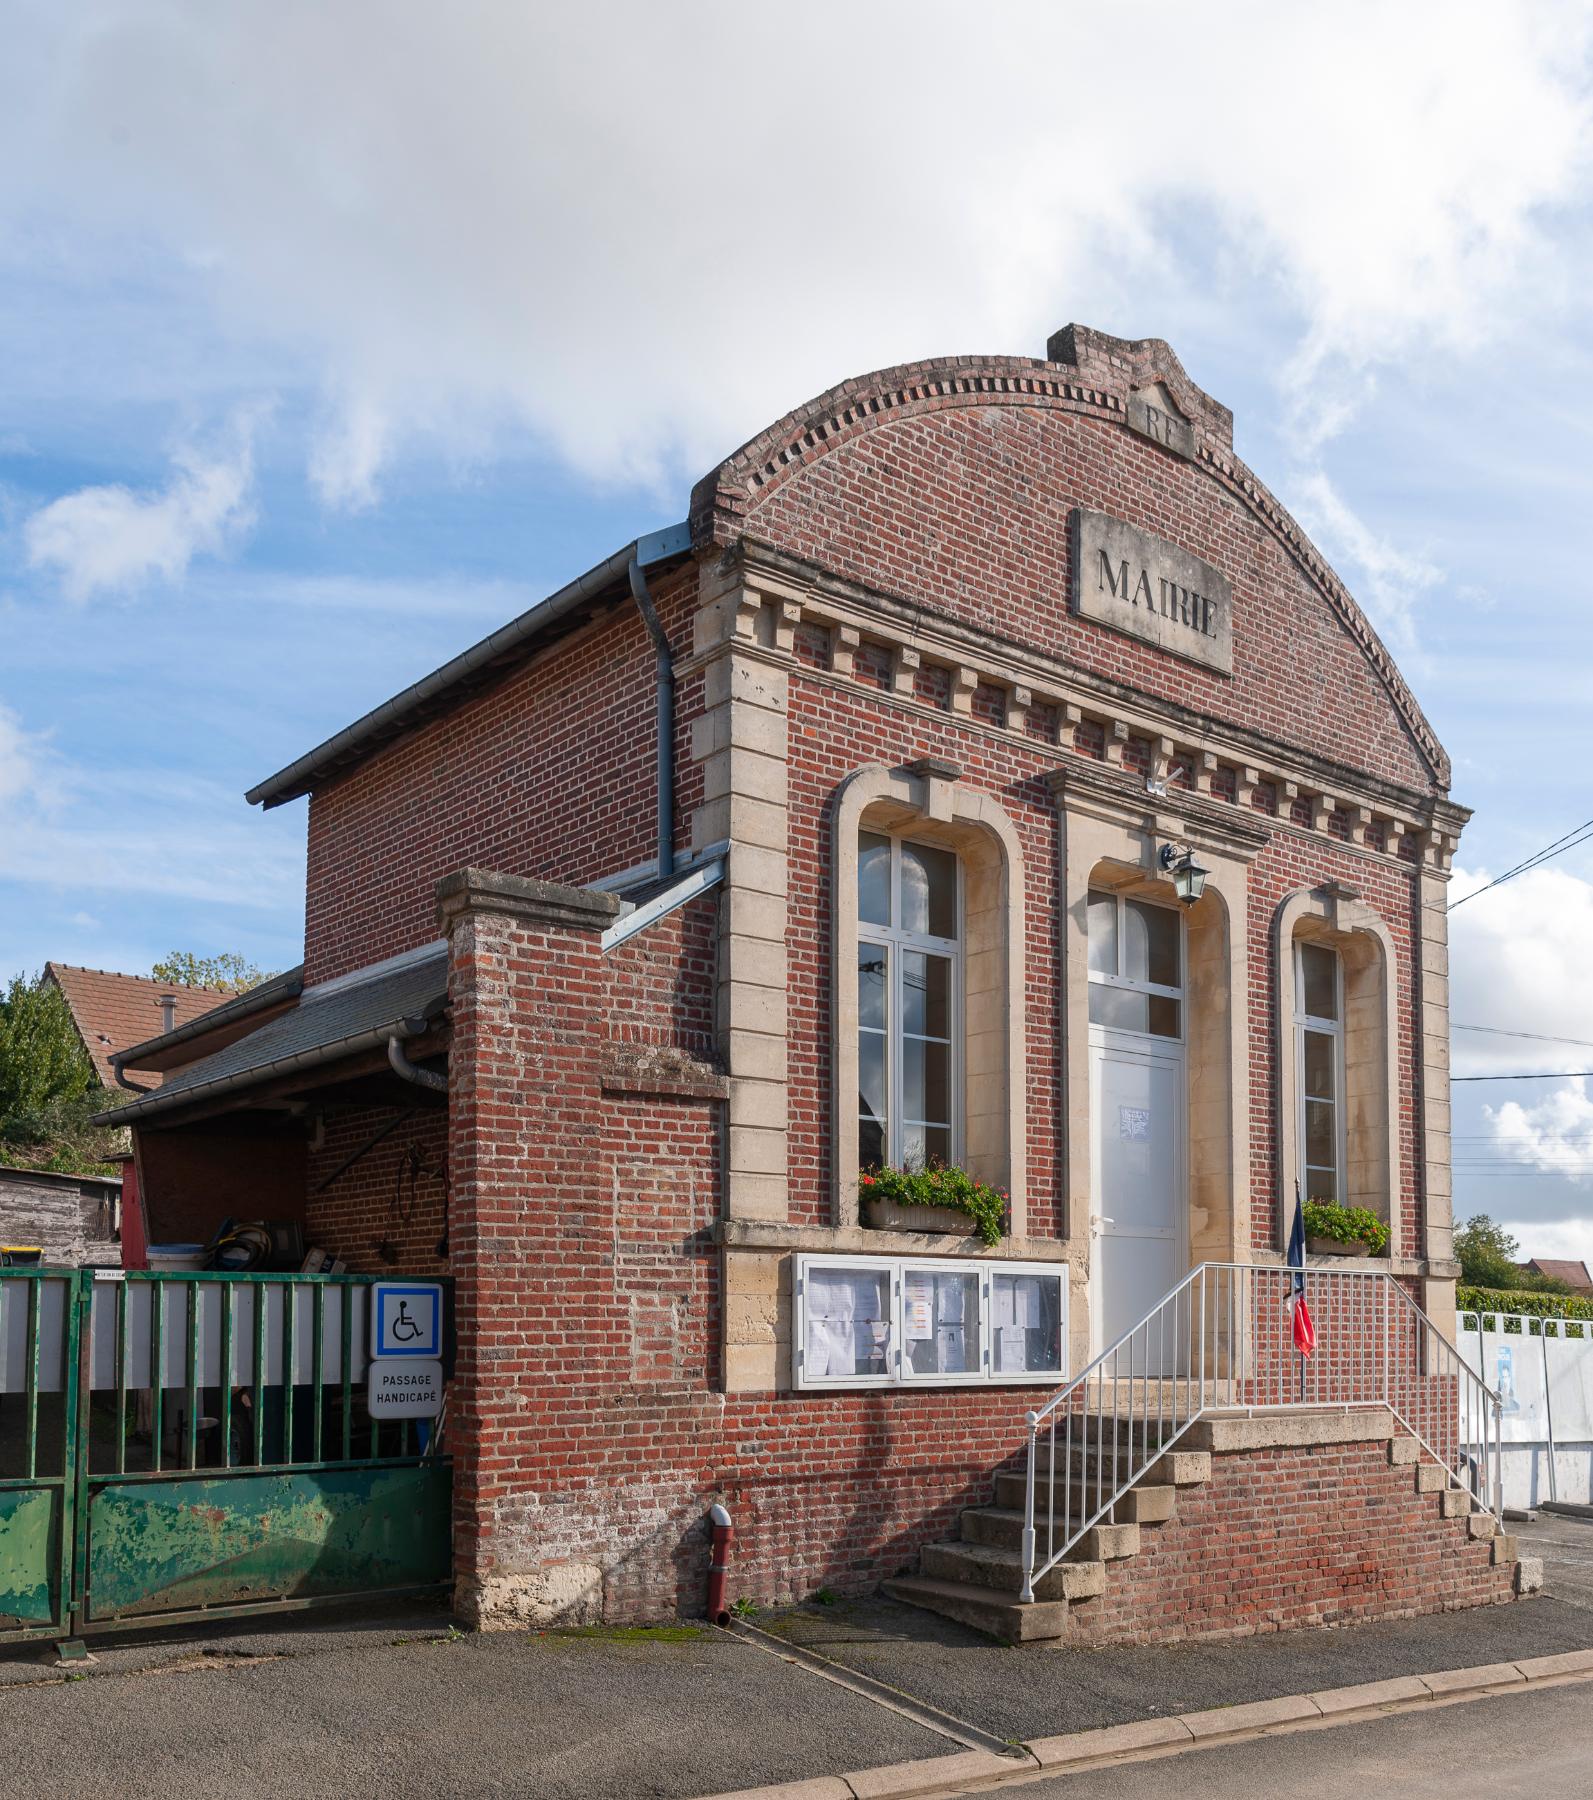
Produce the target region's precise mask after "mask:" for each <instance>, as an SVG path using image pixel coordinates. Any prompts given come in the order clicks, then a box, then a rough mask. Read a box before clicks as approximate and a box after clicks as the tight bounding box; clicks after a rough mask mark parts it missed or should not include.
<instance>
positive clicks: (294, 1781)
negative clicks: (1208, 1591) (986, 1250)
mask: <svg viewBox="0 0 1593 1800" xmlns="http://www.w3.org/2000/svg"><path fill="white" fill-rule="evenodd" d="M757 1624H758V1626H759V1627H760V1628H762V1629H772V1630H773V1632H775V1633H776V1634H783V1635H784V1636H785V1637H786V1638H787V1639H788V1640H789V1641H790V1642H793V1643H806V1644H808V1645H809V1646H811V1647H812V1648H813V1649H814V1650H816V1651H817V1652H818V1653H819V1654H820V1655H822V1656H824V1657H826V1658H828V1659H830V1660H831V1661H833V1662H834V1663H836V1664H837V1665H840V1666H841V1667H842V1668H843V1669H845V1668H850V1669H855V1670H860V1671H864V1672H866V1673H867V1674H869V1675H871V1676H873V1677H874V1678H876V1679H878V1680H881V1681H884V1682H886V1683H888V1684H889V1685H890V1686H891V1687H893V1688H895V1689H897V1690H898V1691H899V1692H900V1693H901V1694H902V1695H903V1696H908V1697H911V1698H912V1699H913V1700H916V1701H918V1702H921V1703H924V1704H925V1705H928V1706H931V1707H935V1708H939V1709H940V1710H942V1711H943V1712H945V1713H948V1714H952V1715H955V1717H956V1718H958V1719H960V1720H962V1721H965V1722H966V1723H967V1724H970V1725H973V1726H975V1727H977V1728H978V1729H979V1730H981V1731H983V1732H985V1733H987V1734H992V1735H993V1736H994V1737H995V1738H996V1739H997V1740H1008V1741H1016V1740H1033V1739H1036V1738H1042V1737H1054V1736H1059V1735H1061V1734H1065V1733H1069V1732H1074V1731H1079V1730H1083V1729H1088V1728H1092V1727H1100V1726H1110V1725H1117V1724H1122V1723H1127V1722H1130V1721H1135V1720H1163V1721H1165V1720H1167V1718H1168V1716H1169V1715H1170V1714H1174V1713H1193V1712H1199V1711H1201V1710H1203V1709H1206V1708H1230V1709H1231V1708H1234V1707H1237V1706H1241V1705H1243V1704H1244V1703H1246V1702H1252V1701H1265V1700H1268V1699H1270V1698H1272V1697H1275V1696H1278V1695H1284V1694H1302V1693H1312V1692H1315V1691H1318V1690H1321V1689H1325V1688H1330V1687H1335V1686H1341V1685H1345V1684H1348V1683H1353V1682H1366V1681H1373V1680H1377V1679H1382V1678H1387V1677H1390V1676H1397V1675H1406V1676H1413V1675H1429V1674H1432V1673H1433V1672H1434V1671H1439V1670H1445V1669H1459V1668H1469V1667H1473V1666H1475V1665H1477V1664H1481V1663H1491V1662H1498V1663H1508V1662H1512V1661H1516V1660H1520V1659H1525V1658H1530V1657H1539V1656H1545V1655H1550V1654H1553V1653H1555V1652H1558V1651H1564V1650H1584V1649H1589V1648H1593V1612H1588V1611H1584V1610H1582V1609H1580V1608H1577V1607H1573V1606H1566V1605H1563V1604H1561V1603H1558V1602H1556V1601H1553V1600H1532V1601H1522V1602H1519V1603H1517V1604H1516V1605H1514V1606H1507V1607H1497V1608H1488V1609H1484V1610H1483V1611H1480V1612H1466V1613H1453V1614H1448V1615H1445V1616H1441V1617H1438V1618H1433V1619H1417V1620H1411V1621H1407V1622H1404V1623H1401V1624H1393V1625H1379V1626H1370V1627H1362V1628H1359V1629H1354V1630H1345V1631H1325V1632H1292V1633H1280V1634H1276V1635H1274V1636H1271V1637H1266V1638H1250V1639H1241V1640H1236V1641H1234V1642H1231V1643H1226V1644H1216V1645H1205V1646H1202V1647H1198V1648H1193V1647H1179V1648H1172V1649H1155V1650H1136V1649H1107V1650H1066V1649H1058V1650H1010V1649H1003V1648H1001V1647H1000V1646H997V1645H994V1644H992V1643H990V1642H989V1641H988V1640H987V1639H983V1638H979V1637H977V1636H976V1635H975V1634H973V1633H971V1632H967V1631H964V1630H962V1628H960V1627H958V1626H956V1625H953V1624H951V1623H950V1622H949V1621H946V1620H942V1619H939V1618H936V1617H933V1616H932V1615H929V1614H926V1613H921V1612H917V1611H915V1610H914V1609H912V1608H908V1607H902V1606H897V1605H894V1604H893V1603H891V1602H889V1601H866V1602H849V1603H841V1604H837V1605H834V1606H817V1605H813V1606H808V1607H804V1608H797V1609H793V1610H791V1611H789V1612H786V1613H782V1614H778V1615H770V1616H765V1617H760V1618H759V1619H758V1620H757ZM0 1683H3V1684H8V1685H9V1687H10V1691H9V1692H8V1693H6V1694H5V1696H4V1699H3V1702H0V1705H3V1707H4V1710H5V1714H6V1720H7V1725H8V1727H9V1729H8V1732H7V1754H6V1757H5V1759H4V1760H3V1763H0V1795H5V1796H10V1795H12V1794H15V1795H18V1796H21V1795H32V1796H55V1795H63V1796H64V1795H67V1794H72V1795H76V1794H79V1793H82V1792H85V1791H93V1790H114V1791H115V1792H117V1793H120V1794H126V1795H130V1796H142V1795H146V1794H147V1795H150V1796H155V1795H159V1796H161V1800H187V1797H189V1796H193V1797H195V1800H198V1797H199V1796H205V1797H206V1800H209V1796H211V1795H214V1794H215V1793H216V1792H218V1791H221V1789H223V1788H224V1789H225V1791H227V1792H228V1793H229V1794H232V1795H235V1796H238V1797H239V1800H256V1797H257V1796H258V1797H260V1800H265V1797H267V1796H269V1797H272V1800H275V1797H277V1796H287V1795H294V1796H322V1795H325V1796H350V1797H364V1796H370V1797H372V1800H375V1797H376V1796H381V1797H382V1800H390V1797H391V1796H392V1795H394V1794H400V1793H402V1794H406V1795H407V1794H417V1793H425V1792H434V1793H446V1794H450V1795H499V1794H516V1795H529V1796H535V1797H536V1800H631V1797H632V1796H635V1797H637V1800H696V1797H697V1796H701V1795H705V1794H716V1793H724V1792H730V1791H734V1790H737V1789H745V1788H755V1787H760V1786H765V1785H770V1784H774V1783H778V1782H799V1781H804V1780H814V1779H816V1778H821V1777H833V1776H835V1775H837V1774H838V1773H840V1772H842V1771H858V1770H874V1771H877V1774H876V1775H875V1776H874V1777H871V1778H870V1781H871V1783H872V1786H873V1788H874V1789H875V1791H877V1792H879V1793H881V1794H885V1793H889V1792H892V1791H897V1792H900V1791H902V1789H901V1787H900V1785H899V1783H900V1781H901V1780H902V1779H906V1777H905V1775H896V1774H892V1773H890V1772H889V1766H890V1765H893V1764H899V1763H903V1762H911V1761H917V1760H928V1759H933V1762H934V1764H936V1765H938V1767H939V1768H940V1769H942V1770H943V1771H944V1772H945V1773H946V1774H950V1773H951V1772H952V1771H953V1769H955V1768H956V1767H957V1766H958V1763H957V1761H956V1760H955V1759H959V1758H964V1757H966V1756H968V1755H969V1752H967V1751H966V1749H965V1746H964V1744H963V1743H961V1742H958V1741H956V1739H955V1738H954V1737H953V1736H951V1735H947V1733H946V1732H945V1731H944V1730H936V1729H932V1728H931V1727H930V1726H929V1725H926V1724H925V1723H923V1722H921V1720H915V1719H912V1718H908V1717H904V1716H903V1715H902V1713H900V1712H898V1711H895V1710H892V1709H891V1708H890V1707H888V1706H886V1705H882V1704H878V1703H876V1701H874V1700H872V1699H870V1698H868V1697H865V1696H863V1695H860V1694H856V1693H853V1692H850V1691H848V1690H847V1689H846V1688H845V1687H842V1686H838V1685H837V1684H836V1682H835V1681H833V1680H831V1679H827V1678H826V1677H825V1676H824V1675H822V1674H819V1673H815V1672H813V1671H812V1670H811V1669H809V1668H806V1667H803V1666H800V1665H798V1664H796V1663H793V1662H790V1661H787V1660H785V1659H784V1658H783V1657H782V1656H781V1655H780V1654H778V1653H777V1651H774V1650H770V1649H766V1648H762V1647H759V1646H757V1645H755V1644H753V1643H750V1642H748V1641H745V1640H744V1639H742V1638H739V1637H736V1636H732V1635H730V1634H727V1633H723V1632H715V1631H711V1630H709V1629H707V1628H705V1627H694V1626H670V1627H663V1628H660V1629H657V1630H651V1631H649V1630H637V1631H624V1630H620V1631H590V1632H581V1631H577V1632H541V1633H519V1632H516V1633H502V1634H493V1635H490V1636H483V1637H470V1636H463V1635H460V1634H457V1633H455V1632H453V1631H452V1630H451V1628H450V1627H449V1625H448V1623H447V1621H446V1618H445V1617H443V1616H441V1615H439V1614H437V1613H435V1612H433V1613H394V1614H389V1615H387V1616H385V1617H383V1618H380V1619H376V1618H366V1619H363V1620H358V1619H349V1618H343V1619H326V1618H320V1619H305V1620H302V1621H301V1622H299V1623H294V1622H292V1621H281V1622H273V1623H272V1624H271V1625H270V1626H269V1627H264V1628H257V1629H254V1630H241V1629H239V1628H238V1627H237V1626H232V1627H218V1628H215V1629H213V1630H212V1632H210V1633H208V1634H206V1635H205V1636H203V1637H202V1638H196V1637H195V1635H194V1634H193V1633H187V1634H184V1635H183V1636H182V1637H181V1638H158V1637H157V1638H152V1639H150V1640H149V1641H147V1642H143V1643H136V1642H135V1643H119V1644H115V1643H113V1644H111V1645H110V1646H109V1647H108V1648H106V1647H102V1648H99V1649H98V1650H97V1660H96V1661H95V1663H94V1664H93V1665H92V1666H90V1667H89V1668H87V1669H85V1670H82V1671H78V1670H71V1669H63V1668H60V1667H56V1666H52V1665H49V1664H46V1663H45V1662H44V1661H43V1660H41V1658H40V1656H39V1653H38V1651H37V1650H33V1651H30V1652H27V1653H24V1654H13V1655H12V1656H11V1657H9V1658H8V1659H0ZM975 1754H979V1753H975ZM981 1760H982V1761H983V1762H984V1763H986V1764H988V1761H989V1759H988V1757H981ZM1014 1772H1016V1771H1014ZM893 1783H895V1784H897V1785H895V1786H894V1787H893ZM867 1785H870V1783H865V1786H867ZM825 1786H826V1788H829V1789H830V1790H832V1791H833V1790H834V1786H835V1784H834V1783H833V1782H827V1783H825ZM848 1791H850V1790H848Z"/></svg>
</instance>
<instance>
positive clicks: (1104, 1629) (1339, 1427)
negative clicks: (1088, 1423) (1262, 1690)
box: [885, 1411, 1530, 1644]
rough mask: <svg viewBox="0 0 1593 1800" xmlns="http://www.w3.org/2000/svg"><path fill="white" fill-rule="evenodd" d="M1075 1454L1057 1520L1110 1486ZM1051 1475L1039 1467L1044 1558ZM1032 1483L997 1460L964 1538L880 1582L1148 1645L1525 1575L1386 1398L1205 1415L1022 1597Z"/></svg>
mask: <svg viewBox="0 0 1593 1800" xmlns="http://www.w3.org/2000/svg"><path fill="white" fill-rule="evenodd" d="M1391 1434H1397V1435H1391ZM1082 1461H1083V1463H1084V1467H1085V1469H1086V1470H1087V1471H1088V1473H1087V1475H1084V1474H1082V1473H1081V1478H1080V1479H1079V1480H1077V1481H1075V1482H1073V1483H1070V1484H1068V1485H1064V1483H1063V1481H1062V1480H1060V1479H1059V1480H1058V1482H1057V1484H1056V1490H1055V1491H1056V1495H1057V1501H1058V1507H1057V1511H1058V1516H1059V1518H1060V1516H1061V1514H1062V1511H1063V1503H1064V1500H1065V1501H1066V1504H1067V1509H1068V1517H1069V1518H1071V1519H1078V1518H1081V1517H1087V1516H1088V1515H1089V1514H1090V1513H1091V1512H1093V1511H1094V1510H1095V1507H1096V1505H1097V1503H1098V1500H1099V1497H1100V1495H1101V1494H1102V1493H1103V1492H1109V1491H1110V1489H1103V1488H1102V1487H1101V1486H1098V1485H1097V1482H1096V1464H1095V1462H1094V1460H1093V1459H1092V1458H1085V1459H1082ZM1120 1466H1121V1464H1120V1463H1119V1462H1117V1461H1116V1459H1113V1460H1112V1461H1111V1463H1110V1467H1111V1468H1112V1469H1114V1470H1115V1469H1117V1468H1118V1467H1120ZM1102 1479H1103V1480H1104V1479H1105V1474H1104V1471H1103V1476H1102ZM1051 1491H1052V1490H1051V1487H1050V1485H1049V1484H1048V1483H1047V1482H1045V1481H1037V1483H1036V1499H1037V1501H1038V1502H1039V1506H1040V1517H1041V1521H1042V1522H1041V1525H1040V1535H1041V1554H1042V1556H1043V1555H1044V1554H1045V1551H1044V1544H1045V1525H1044V1522H1043V1521H1044V1518H1045V1510H1044V1509H1045V1505H1046V1502H1047V1500H1048V1499H1049V1497H1050V1495H1051ZM1024 1492H1025V1479H1024V1476H1023V1475H1022V1474H1021V1473H1018V1474H1014V1473H1010V1472H1007V1473H1003V1474H1000V1475H998V1476H997V1478H996V1483H995V1497H994V1498H995V1504H994V1505H991V1506H982V1507H971V1508H969V1509H967V1510H966V1511H965V1512H964V1513H963V1514H962V1516H961V1522H960V1530H961V1535H960V1537H959V1538H958V1540H957V1541H956V1542H953V1543H947V1544H931V1545H928V1546H926V1547H925V1549H924V1551H923V1554H922V1560H921V1572H920V1573H919V1574H917V1575H911V1576H902V1577H900V1578H898V1579H897V1580H894V1581H890V1582H887V1583H886V1584H885V1591H886V1592H887V1593H888V1594H890V1595H892V1596H893V1597H894V1598H896V1599H899V1600H904V1601H907V1602H909V1603H910V1604H912V1605H915V1606H922V1607H925V1608H927V1609H928V1610H930V1611H932V1612H938V1613H941V1614H944V1615H945V1616H947V1617H949V1618H953V1619H957V1620H959V1621H960V1622H961V1623H963V1624H965V1625H971V1626H973V1627H974V1628H975V1629H976V1630H980V1631H984V1632H988V1633H989V1634H990V1635H991V1636H992V1637H996V1638H1000V1639H1002V1640H1004V1641H1006V1642H1008V1643H1015V1644H1028V1643H1040V1642H1054V1641H1055V1640H1056V1639H1058V1638H1061V1637H1063V1636H1064V1635H1067V1636H1069V1637H1076V1638H1078V1639H1080V1640H1082V1641H1085V1642H1091V1643H1109V1642H1117V1643H1121V1642H1146V1643H1148V1642H1173V1641H1177V1640H1179V1639H1182V1638H1192V1637H1207V1636H1235V1635H1240V1634H1244V1633H1247V1632H1256V1631H1268V1630H1279V1629H1285V1628H1287V1627H1289V1626H1293V1625H1309V1624H1317V1625H1321V1624H1342V1623H1350V1622H1358V1621H1361V1620H1369V1619H1375V1618H1399V1617H1409V1616H1411V1615H1413V1614H1417V1613H1423V1612H1437V1611H1449V1610H1453V1609H1456V1608H1459V1607H1466V1606H1480V1605H1489V1604H1492V1603H1495V1602H1498V1601H1502V1600H1508V1599H1510V1598H1512V1597H1513V1595H1514V1593H1515V1592H1516V1590H1517V1587H1518V1585H1520V1586H1521V1587H1523V1588H1525V1587H1527V1586H1529V1585H1530V1584H1529V1583H1518V1573H1519V1571H1518V1568H1517V1554H1516V1552H1517V1545H1516V1540H1515V1538H1514V1537H1512V1536H1509V1535H1507V1534H1504V1533H1502V1532H1501V1531H1500V1529H1499V1522H1498V1520H1497V1519H1495V1517H1494V1516H1493V1514H1492V1513H1490V1512H1487V1511H1484V1510H1481V1509H1479V1508H1477V1507H1475V1506H1474V1505H1473V1502H1472V1499H1471V1496H1470V1494H1469V1493H1467V1492H1466V1491H1465V1489H1463V1488H1460V1487H1457V1486H1454V1485H1452V1483H1451V1478H1450V1476H1449V1474H1448V1472H1447V1471H1446V1470H1445V1469H1443V1468H1442V1467H1440V1466H1439V1465H1438V1464H1436V1463H1434V1462H1432V1461H1431V1460H1430V1459H1428V1458H1427V1456H1426V1454H1425V1452H1423V1451H1422V1450H1421V1448H1420V1446H1419V1445H1418V1444H1417V1443H1416V1442H1415V1440H1414V1439H1411V1438H1408V1437H1406V1436H1404V1435H1403V1433H1400V1432H1399V1430H1398V1427H1396V1426H1394V1425H1393V1423H1392V1420H1391V1419H1390V1416H1389V1415H1388V1414H1387V1413H1383V1412H1373V1413H1366V1414H1353V1413H1352V1414H1346V1413H1344V1412H1342V1411H1340V1412H1324V1413H1321V1414H1312V1413H1288V1414H1275V1415H1260V1416H1255V1417H1245V1416H1230V1417H1225V1416H1221V1415H1218V1416H1212V1417H1208V1418H1205V1419H1201V1420H1199V1421H1197V1423H1196V1424H1195V1425H1194V1426H1193V1427H1192V1428H1190V1430H1189V1431H1188V1432H1187V1433H1186V1434H1185V1435H1184V1437H1182V1438H1181V1439H1180V1441H1179V1446H1178V1448H1176V1449H1174V1450H1171V1451H1169V1452H1167V1453H1166V1454H1165V1455H1163V1456H1162V1457H1161V1458H1160V1460H1159V1461H1158V1462H1157V1463H1156V1464H1155V1465H1154V1466H1153V1467H1152V1468H1150V1469H1149V1470H1148V1471H1147V1472H1146V1473H1145V1475H1144V1476H1143V1477H1142V1478H1141V1479H1140V1481H1138V1482H1137V1483H1135V1485H1134V1486H1133V1487H1132V1488H1131V1489H1130V1490H1129V1491H1128V1492H1127V1493H1126V1494H1124V1495H1123V1496H1122V1497H1121V1498H1120V1499H1119V1501H1118V1502H1116V1504H1115V1505H1113V1506H1112V1507H1110V1508H1109V1509H1108V1512H1107V1514H1106V1515H1105V1516H1104V1517H1103V1518H1102V1519H1101V1521H1100V1522H1099V1523H1097V1524H1096V1525H1094V1526H1093V1527H1092V1528H1091V1529H1090V1530H1088V1531H1087V1532H1086V1533H1085V1534H1084V1536H1083V1537H1082V1538H1081V1539H1080V1541H1079V1543H1078V1544H1077V1545H1075V1546H1074V1547H1073V1550H1072V1551H1071V1552H1070V1553H1069V1556H1068V1558H1067V1559H1066V1560H1064V1561H1063V1562H1061V1563H1059V1564H1058V1565H1057V1566H1056V1567H1054V1568H1052V1569H1050V1570H1048V1571H1047V1572H1046V1574H1045V1575H1043V1576H1041V1577H1040V1578H1039V1580H1038V1581H1037V1582H1036V1584H1035V1587H1036V1594H1035V1599H1034V1600H1033V1601H1032V1602H1030V1603H1028V1604H1027V1605H1025V1604H1024V1603H1023V1602H1022V1601H1020V1600H1019V1599H1018V1593H1019V1590H1020V1588H1021V1586H1022V1579H1023V1570H1022V1557H1021V1547H1022V1542H1023V1504H1024Z"/></svg>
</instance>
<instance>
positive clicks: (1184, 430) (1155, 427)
mask: <svg viewBox="0 0 1593 1800" xmlns="http://www.w3.org/2000/svg"><path fill="white" fill-rule="evenodd" d="M1125 417H1126V418H1127V421H1128V428H1129V430H1130V431H1137V432H1138V433H1139V434H1140V436H1141V437H1148V438H1149V439H1150V441H1151V442H1152V443H1153V444H1160V445H1161V447H1162V448H1163V449H1164V450H1171V451H1172V453H1173V454H1174V456H1187V457H1188V458H1189V460H1190V461H1191V462H1193V461H1194V458H1195V428H1194V426H1192V425H1191V424H1190V422H1189V421H1188V419H1186V418H1185V417H1184V415H1183V414H1182V413H1181V412H1180V411H1179V410H1178V408H1177V407H1176V406H1175V405H1174V404H1173V397H1172V395H1171V394H1169V393H1168V391H1167V389H1166V387H1165V386H1163V384H1162V383H1161V382H1159V381H1155V382H1152V383H1151V385H1150V386H1149V387H1144V388H1136V389H1135V391H1134V392H1133V393H1132V394H1130V395H1129V397H1128V408H1127V412H1126V414H1125Z"/></svg>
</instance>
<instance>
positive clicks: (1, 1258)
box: [0, 1244, 44, 1269]
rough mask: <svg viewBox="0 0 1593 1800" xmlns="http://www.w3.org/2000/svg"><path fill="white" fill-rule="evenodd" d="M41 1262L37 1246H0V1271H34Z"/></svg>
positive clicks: (42, 1258)
mask: <svg viewBox="0 0 1593 1800" xmlns="http://www.w3.org/2000/svg"><path fill="white" fill-rule="evenodd" d="M43 1261H44V1252H43V1250H41V1249H40V1248H39V1246H38V1245H37V1244H0V1269H36V1268H38V1266H39V1264H40V1263H42V1262H43Z"/></svg>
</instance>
